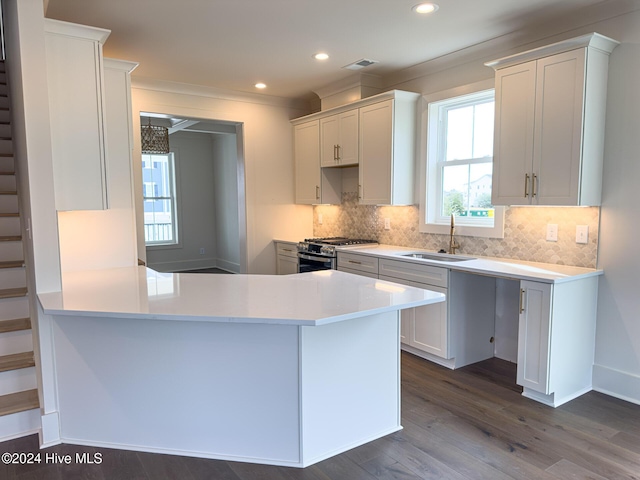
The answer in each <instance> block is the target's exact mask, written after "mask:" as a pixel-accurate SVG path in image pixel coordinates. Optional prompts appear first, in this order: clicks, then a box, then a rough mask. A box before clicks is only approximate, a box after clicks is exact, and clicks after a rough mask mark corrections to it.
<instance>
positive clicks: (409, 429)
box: [0, 353, 640, 480]
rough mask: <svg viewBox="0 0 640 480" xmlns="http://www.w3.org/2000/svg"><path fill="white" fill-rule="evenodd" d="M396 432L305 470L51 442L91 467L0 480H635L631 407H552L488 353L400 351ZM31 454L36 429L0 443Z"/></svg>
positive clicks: (21, 471) (638, 466) (638, 461)
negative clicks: (452, 362)
mask: <svg viewBox="0 0 640 480" xmlns="http://www.w3.org/2000/svg"><path fill="white" fill-rule="evenodd" d="M402 419H403V420H402V424H403V426H404V430H402V431H400V432H397V433H395V434H393V435H389V436H387V437H384V438H382V439H380V440H377V441H375V442H371V443H369V444H367V445H364V446H362V447H359V448H356V449H353V450H351V451H349V452H346V453H343V454H342V455H338V456H336V457H333V458H330V459H328V460H325V461H323V462H320V463H318V464H316V465H312V466H311V467H308V468H306V469H295V468H283V467H270V466H262V465H253V464H247V463H236V462H225V461H216V460H205V459H196V458H189V457H179V456H170V455H159V454H151V453H140V452H130V451H120V450H110V449H104V448H90V447H77V446H70V445H60V446H57V447H53V448H48V449H46V450H43V451H42V452H43V453H45V452H56V453H59V454H60V455H63V454H67V453H69V454H71V455H73V456H75V454H76V453H89V454H90V455H93V454H94V453H100V454H102V463H101V464H99V465H84V466H82V465H77V464H72V465H30V466H13V465H10V466H7V465H2V464H0V479H3V480H4V479H7V480H9V479H11V480H13V479H25V480H26V479H38V480H45V479H60V480H70V479H109V480H119V479H123V480H124V479H126V480H133V479H141V480H142V479H149V480H163V479H180V480H193V479H216V480H217V479H222V480H297V479H300V480H328V479H333V480H359V479H365V480H372V479H376V478H378V479H380V478H383V479H414V478H428V479H471V480H476V479H488V480H500V479H512V478H517V479H527V480H529V479H536V480H537V479H554V480H557V479H594V480H595V479H640V406H638V405H634V404H631V403H627V402H624V401H621V400H617V399H615V398H612V397H609V396H606V395H602V394H599V393H596V392H591V393H588V394H586V395H583V396H582V397H580V398H578V399H576V400H574V401H572V402H569V403H568V404H565V405H563V406H562V407H560V408H557V409H552V408H549V407H545V406H544V405H540V404H538V403H536V402H533V401H531V400H528V399H526V398H524V397H522V396H521V395H520V388H519V387H517V386H516V385H515V365H513V364H510V363H508V362H504V361H501V360H498V359H492V360H488V361H485V362H481V363H478V364H475V365H471V366H469V367H465V368H462V369H459V370H456V371H450V370H447V369H444V368H441V367H438V366H436V365H433V364H431V363H429V362H427V361H425V360H422V359H419V358H417V357H414V356H413V355H409V354H405V353H403V355H402ZM4 452H38V445H37V438H36V436H29V437H25V438H21V439H17V440H13V441H10V442H5V443H0V454H2V453H4Z"/></svg>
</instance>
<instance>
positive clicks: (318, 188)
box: [316, 185, 320, 200]
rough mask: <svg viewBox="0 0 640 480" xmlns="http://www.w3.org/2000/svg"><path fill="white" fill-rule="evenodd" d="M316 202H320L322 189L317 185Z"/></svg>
mask: <svg viewBox="0 0 640 480" xmlns="http://www.w3.org/2000/svg"><path fill="white" fill-rule="evenodd" d="M316 200H320V187H319V186H318V185H316Z"/></svg>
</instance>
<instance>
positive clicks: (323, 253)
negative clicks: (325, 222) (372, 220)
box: [298, 237, 378, 273]
mask: <svg viewBox="0 0 640 480" xmlns="http://www.w3.org/2000/svg"><path fill="white" fill-rule="evenodd" d="M377 243H378V242H376V241H375V240H365V239H360V238H358V239H353V238H345V237H325V238H307V239H305V240H304V241H303V242H300V243H298V272H299V273H304V272H314V271H317V270H331V269H335V268H336V256H337V255H336V247H360V246H363V245H375V244H377Z"/></svg>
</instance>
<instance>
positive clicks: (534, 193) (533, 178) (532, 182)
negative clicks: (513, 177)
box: [531, 173, 538, 197]
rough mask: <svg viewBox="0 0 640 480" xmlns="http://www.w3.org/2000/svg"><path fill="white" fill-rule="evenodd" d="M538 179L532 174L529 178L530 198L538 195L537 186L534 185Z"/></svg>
mask: <svg viewBox="0 0 640 480" xmlns="http://www.w3.org/2000/svg"><path fill="white" fill-rule="evenodd" d="M537 179H538V176H537V175H536V174H535V173H534V174H533V176H532V177H531V196H532V197H535V196H536V194H537V193H538V191H537V190H538V185H537V184H536V180H537Z"/></svg>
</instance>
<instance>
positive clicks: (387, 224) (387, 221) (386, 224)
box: [384, 218, 391, 230]
mask: <svg viewBox="0 0 640 480" xmlns="http://www.w3.org/2000/svg"><path fill="white" fill-rule="evenodd" d="M384 229H385V230H391V219H390V218H385V219H384Z"/></svg>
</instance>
